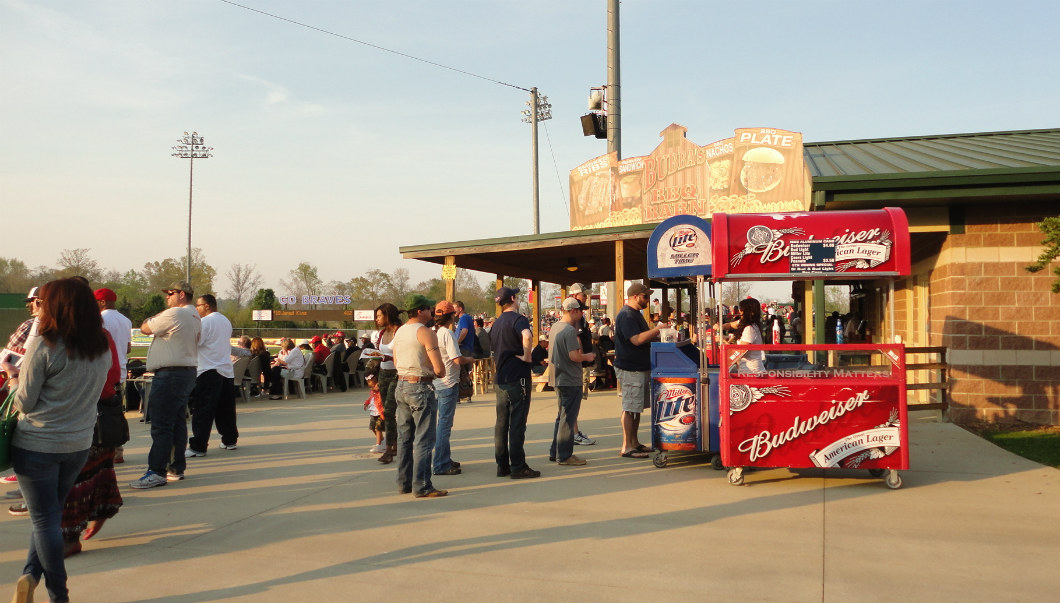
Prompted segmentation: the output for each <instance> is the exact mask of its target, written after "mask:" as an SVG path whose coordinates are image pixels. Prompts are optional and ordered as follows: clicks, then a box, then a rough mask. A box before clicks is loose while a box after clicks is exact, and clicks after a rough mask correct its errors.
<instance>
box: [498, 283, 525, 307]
mask: <svg viewBox="0 0 1060 603" xmlns="http://www.w3.org/2000/svg"><path fill="white" fill-rule="evenodd" d="M516 295H519V290H518V289H513V288H512V287H501V288H500V289H497V295H496V296H495V297H494V298H493V301H495V302H497V303H498V304H501V305H504V304H507V303H509V302H510V301H512V300H514V299H515V296H516Z"/></svg>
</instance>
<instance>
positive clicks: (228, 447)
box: [203, 444, 239, 456]
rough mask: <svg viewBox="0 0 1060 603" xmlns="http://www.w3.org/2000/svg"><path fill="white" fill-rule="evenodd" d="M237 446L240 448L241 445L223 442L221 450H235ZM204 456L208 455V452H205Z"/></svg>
mask: <svg viewBox="0 0 1060 603" xmlns="http://www.w3.org/2000/svg"><path fill="white" fill-rule="evenodd" d="M236 448H239V446H236V445H235V444H221V450H235V449H236ZM203 456H206V454H205V453H203Z"/></svg>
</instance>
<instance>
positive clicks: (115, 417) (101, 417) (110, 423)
mask: <svg viewBox="0 0 1060 603" xmlns="http://www.w3.org/2000/svg"><path fill="white" fill-rule="evenodd" d="M128 441H129V422H128V421H126V420H125V409H123V408H122V400H121V395H119V394H115V395H113V396H111V397H109V398H106V399H104V400H100V401H99V402H97V403H96V430H95V433H93V435H92V445H93V446H95V447H97V448H117V447H118V446H121V445H123V444H125V442H128Z"/></svg>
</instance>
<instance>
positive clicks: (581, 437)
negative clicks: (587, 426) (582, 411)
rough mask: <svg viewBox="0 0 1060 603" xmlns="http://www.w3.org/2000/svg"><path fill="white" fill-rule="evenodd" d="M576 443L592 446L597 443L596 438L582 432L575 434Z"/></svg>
mask: <svg viewBox="0 0 1060 603" xmlns="http://www.w3.org/2000/svg"><path fill="white" fill-rule="evenodd" d="M574 443H575V444H577V445H579V446H592V445H593V444H595V443H596V440H594V439H592V438H590V437H589V436H587V435H585V434H584V433H582V432H580V431H579V432H578V433H576V434H574Z"/></svg>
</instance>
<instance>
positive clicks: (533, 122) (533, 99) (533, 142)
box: [530, 86, 541, 345]
mask: <svg viewBox="0 0 1060 603" xmlns="http://www.w3.org/2000/svg"><path fill="white" fill-rule="evenodd" d="M530 149H531V154H532V155H533V157H532V161H533V164H534V165H533V175H534V234H540V233H541V205H540V198H539V197H538V176H537V87H536V86H535V87H533V88H531V89H530ZM534 345H537V344H536V343H535V344H534Z"/></svg>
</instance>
